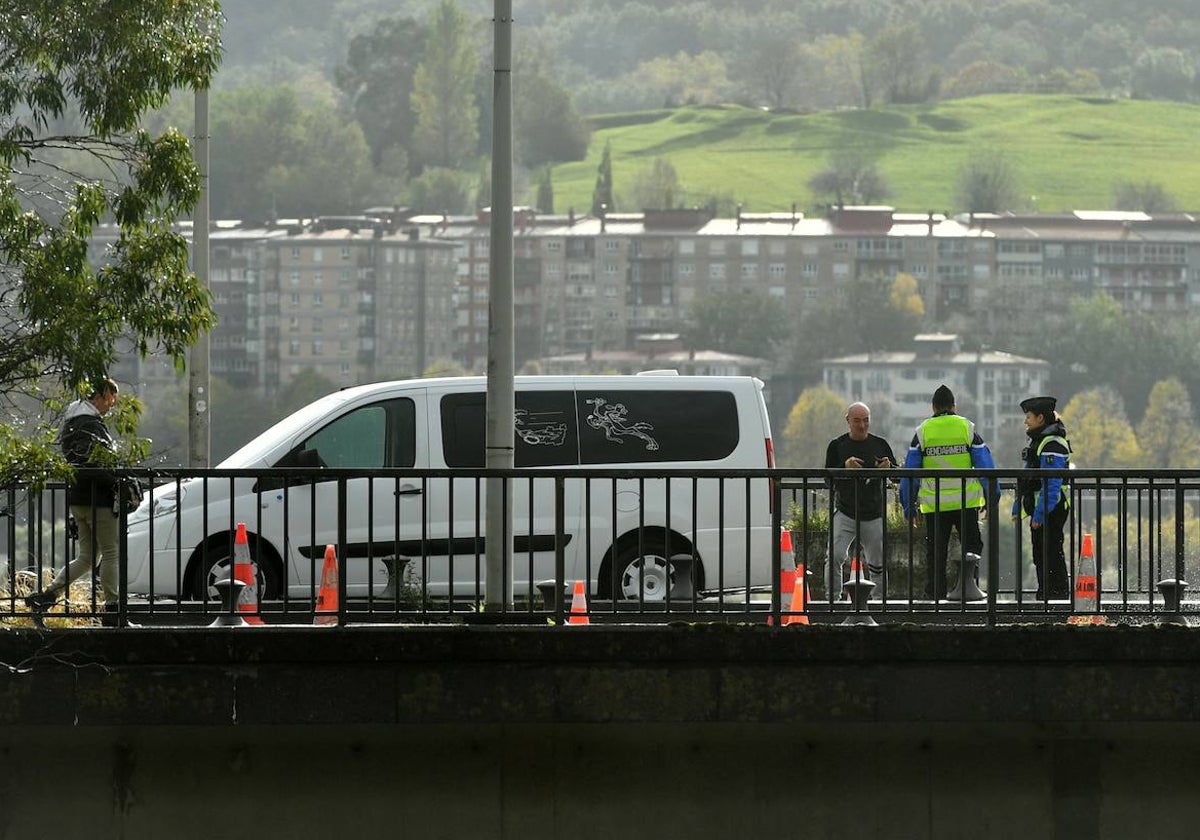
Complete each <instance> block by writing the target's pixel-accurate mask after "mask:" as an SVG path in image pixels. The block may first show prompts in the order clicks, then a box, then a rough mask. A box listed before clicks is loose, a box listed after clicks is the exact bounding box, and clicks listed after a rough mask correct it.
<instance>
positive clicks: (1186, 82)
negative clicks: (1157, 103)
mask: <svg viewBox="0 0 1200 840" xmlns="http://www.w3.org/2000/svg"><path fill="white" fill-rule="evenodd" d="M1195 81H1196V66H1195V64H1194V63H1193V62H1192V59H1191V58H1190V57H1189V56H1188V55H1186V54H1185V53H1183V52H1182V51H1180V50H1177V49H1175V48H1174V47H1154V48H1151V49H1148V50H1146V51H1145V52H1143V53H1142V54H1141V55H1140V56H1138V59H1137V61H1135V62H1134V63H1133V78H1132V80H1131V83H1130V87H1131V90H1130V93H1131V94H1132V95H1133V97H1134V98H1135V99H1171V100H1174V101H1176V102H1187V101H1188V100H1190V99H1191V98H1192V94H1193V84H1194V83H1195Z"/></svg>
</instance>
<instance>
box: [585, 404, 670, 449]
mask: <svg viewBox="0 0 1200 840" xmlns="http://www.w3.org/2000/svg"><path fill="white" fill-rule="evenodd" d="M587 404H588V405H590V406H592V413H591V414H589V415H588V417H587V424H588V425H589V426H591V427H592V428H593V429H599V430H600V431H602V432H604V437H605V438H607V439H608V440H610V441H612V442H613V443H625V438H626V437H635V438H640V439H641V440H643V441H645V444H646V448H647V449H649V450H651V451H655V450H657V449H658V441H656V440H655V439H654V438H652V437H651V436H650V434H649V433H650V432H652V431H654V424H653V423H647V422H646V421H644V420H632V419H631V418H629V417H628V414H629V409H627V408H626V407H625V406H624V404H623V403H610V402H607V401H606V400H605V399H604V397H595V398H593V399H590V400H588V401H587Z"/></svg>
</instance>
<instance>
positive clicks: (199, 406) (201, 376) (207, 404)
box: [188, 88, 212, 469]
mask: <svg viewBox="0 0 1200 840" xmlns="http://www.w3.org/2000/svg"><path fill="white" fill-rule="evenodd" d="M193 154H194V155H195V158H196V166H197V167H199V169H200V198H199V200H198V201H197V202H196V212H195V213H193V214H192V219H193V221H192V270H193V271H194V272H195V273H196V279H197V280H199V281H200V284H201V285H202V286H203V287H204V288H205V290H208V289H210V288H211V285H212V284H211V281H210V278H209V276H208V88H199V89H197V90H196V138H195V145H194V147H193ZM189 356H190V360H191V364H189V365H188V466H189V467H191V468H193V469H205V468H207V467H208V466H209V463H208V457H209V440H210V436H209V409H210V408H211V407H212V402H211V400H210V394H211V393H212V391H211V389H210V388H209V364H208V362H209V338H208V331H207V330H205V331H204V332H202V333H200V335H199V336H198V337H197V339H196V343H195V344H193V345H192V349H191V353H190V354H189Z"/></svg>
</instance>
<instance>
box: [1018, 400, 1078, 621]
mask: <svg viewBox="0 0 1200 840" xmlns="http://www.w3.org/2000/svg"><path fill="white" fill-rule="evenodd" d="M1056 404H1057V401H1056V400H1055V399H1054V397H1030V398H1029V399H1027V400H1023V401H1022V402H1021V410H1022V411H1023V412H1025V433H1026V434H1027V435H1029V445H1028V446H1026V447H1025V449H1024V450H1023V451H1022V452H1021V457H1022V459H1023V460H1024V461H1025V468H1026V469H1031V470H1037V469H1044V470H1065V469H1068V468H1069V467H1070V466H1071V444H1070V441H1068V440H1067V429H1066V426H1064V425H1063V422H1062V418H1061V417H1059V416H1058V413H1057V412H1056V411H1055V410H1054V408H1055V405H1056ZM1070 509H1071V494H1070V489H1069V486H1068V485H1067V483H1066V482H1065V481H1064V480H1063V479H1062V477H1060V476H1053V477H1049V476H1048V477H1046V478H1023V479H1021V480H1020V481H1018V482H1017V499H1016V501H1014V502H1013V509H1012V515H1013V520H1014V521H1016V519H1017V518H1018V517H1019V516H1021V515H1025V516H1028V517H1029V541H1030V545H1032V546H1033V566H1034V568H1035V569H1037V579H1038V586H1037V597H1038V598H1039V599H1042V598H1048V599H1050V600H1062V599H1065V598H1069V597H1070V595H1071V586H1070V581H1069V580H1068V578H1067V559H1066V556H1065V555H1064V554H1063V528H1064V526H1065V525H1066V524H1067V515H1068V514H1069V513H1070Z"/></svg>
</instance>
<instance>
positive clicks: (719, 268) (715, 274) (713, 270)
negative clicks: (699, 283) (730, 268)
mask: <svg viewBox="0 0 1200 840" xmlns="http://www.w3.org/2000/svg"><path fill="white" fill-rule="evenodd" d="M708 276H709V277H710V278H711V279H713V280H719V279H721V278H723V277H724V276H725V263H711V264H710V265H709V266H708Z"/></svg>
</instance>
